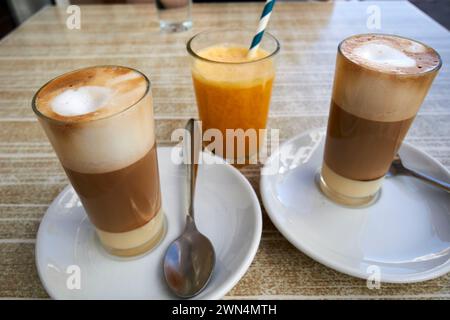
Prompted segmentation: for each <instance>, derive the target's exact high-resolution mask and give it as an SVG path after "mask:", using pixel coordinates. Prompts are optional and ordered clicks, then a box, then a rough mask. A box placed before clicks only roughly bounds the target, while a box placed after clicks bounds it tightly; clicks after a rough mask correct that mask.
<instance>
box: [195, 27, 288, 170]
mask: <svg viewBox="0 0 450 320" xmlns="http://www.w3.org/2000/svg"><path fill="white" fill-rule="evenodd" d="M253 35H254V34H253V32H251V31H245V30H218V31H209V32H203V33H200V34H198V35H196V36H194V37H193V38H192V39H191V40H189V42H188V44H187V50H188V52H189V54H190V55H191V69H192V79H193V82H194V89H195V96H196V98H197V107H198V113H199V116H200V120H201V121H202V129H203V131H204V132H205V134H206V135H205V140H208V138H207V137H206V136H208V134H207V133H206V132H207V130H210V132H212V131H211V129H212V130H218V131H219V133H220V134H221V136H222V137H223V139H221V140H222V141H221V142H222V144H220V145H219V144H218V141H213V142H215V144H214V145H215V149H214V150H213V151H214V152H215V153H216V154H218V155H220V156H221V157H223V158H225V159H228V160H229V161H230V162H232V163H234V164H248V163H251V162H256V160H257V155H258V152H259V150H260V148H261V147H262V145H263V143H264V133H265V131H264V129H265V128H266V125H267V117H268V114H269V105H270V98H271V95H272V85H273V81H274V78H275V62H274V59H275V56H276V54H277V53H278V51H279V48H280V47H279V43H278V41H277V39H275V38H274V37H273V36H272V35H271V34H269V33H267V32H266V33H265V34H264V38H263V40H262V42H261V46H260V49H259V50H258V51H257V52H256V55H255V56H254V57H252V58H248V57H247V52H248V46H249V44H250V43H251V40H252V37H253ZM211 140H214V139H211Z"/></svg>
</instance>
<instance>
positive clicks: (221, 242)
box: [36, 147, 262, 299]
mask: <svg viewBox="0 0 450 320" xmlns="http://www.w3.org/2000/svg"><path fill="white" fill-rule="evenodd" d="M171 153H173V154H174V155H175V157H176V158H177V159H178V160H180V149H179V148H167V147H161V148H158V161H159V172H160V178H161V189H162V198H163V208H164V211H165V213H166V218H167V222H168V230H167V234H166V237H165V238H164V240H163V241H162V242H161V243H160V244H159V245H158V246H157V247H156V248H155V249H153V250H152V251H151V252H149V253H148V254H146V255H144V256H141V257H138V258H134V259H121V258H115V257H112V256H110V255H109V254H107V253H106V252H105V251H104V250H103V248H102V247H101V245H100V243H99V240H98V239H97V237H96V235H95V231H94V228H93V226H92V224H91V223H90V222H89V220H88V218H87V216H86V213H85V211H84V209H83V207H82V206H81V203H80V201H79V200H78V197H77V195H76V193H75V192H74V190H73V189H72V187H70V186H69V187H67V188H65V189H64V190H63V191H62V192H61V194H59V195H58V197H57V198H56V199H55V200H54V201H53V203H52V204H51V205H50V207H49V208H48V210H47V212H46V214H45V216H44V218H43V219H42V222H41V224H40V226H39V231H38V235H37V243H36V264H37V270H38V273H39V276H40V278H41V281H42V283H43V285H44V287H45V289H46V290H47V292H48V294H49V295H50V296H51V297H52V298H56V299H173V298H176V297H175V296H174V295H172V294H171V293H170V292H169V289H168V288H167V286H166V283H165V281H164V276H163V271H162V260H163V256H164V253H165V250H166V248H167V247H168V245H169V244H170V243H171V242H172V241H173V240H174V239H176V238H177V237H178V236H179V235H180V234H181V232H182V230H183V227H184V221H185V220H184V219H185V218H184V216H185V203H186V202H185V201H186V199H185V198H184V188H185V186H186V183H185V181H186V180H185V173H184V172H185V171H184V168H183V165H177V164H175V163H174V162H172V161H171V160H170V159H171V158H170V157H171ZM203 156H204V158H203V159H205V160H207V161H208V163H211V162H213V161H217V162H220V163H222V164H217V162H216V164H202V165H200V166H199V172H198V179H197V191H196V201H195V205H196V217H195V219H196V222H197V226H198V228H199V230H200V231H201V232H202V233H204V234H205V235H206V236H207V237H209V239H210V240H211V242H212V244H213V246H214V248H215V251H216V265H215V269H214V273H213V275H212V278H211V281H210V282H209V284H208V286H207V287H206V288H205V289H204V291H202V292H201V293H200V294H199V295H198V296H197V297H196V298H198V299H219V298H222V297H223V296H224V295H225V294H226V293H227V292H228V291H230V290H231V289H232V288H233V286H234V285H235V284H236V283H237V282H238V281H239V279H240V278H241V277H242V276H243V275H244V273H245V272H246V270H247V269H248V267H249V266H250V264H251V262H252V260H253V258H254V256H255V253H256V250H257V248H258V245H259V241H260V238H261V230H262V219H261V208H260V206H259V202H258V199H257V197H256V195H255V192H254V191H253V189H252V187H251V186H250V184H249V182H248V181H247V180H246V179H245V178H244V177H243V176H242V174H241V173H240V172H239V171H238V170H236V169H235V168H233V167H232V166H230V165H228V164H223V160H221V159H219V158H217V157H215V156H213V155H210V154H206V153H203ZM78 276H80V277H79V278H77V277H78ZM78 280H80V282H78ZM78 284H80V288H79V289H78V288H77V287H78Z"/></svg>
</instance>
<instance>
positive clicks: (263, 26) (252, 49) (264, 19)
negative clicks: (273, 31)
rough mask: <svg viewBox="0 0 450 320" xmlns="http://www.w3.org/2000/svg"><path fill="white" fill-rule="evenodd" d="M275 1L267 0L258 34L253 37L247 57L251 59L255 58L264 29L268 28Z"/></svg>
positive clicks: (260, 19)
mask: <svg viewBox="0 0 450 320" xmlns="http://www.w3.org/2000/svg"><path fill="white" fill-rule="evenodd" d="M275 1H276V0H266V3H265V5H264V9H263V12H262V14H261V18H259V25H258V29H257V30H256V34H255V36H254V37H253V40H252V44H251V45H250V49H249V50H248V53H247V57H248V58H249V59H252V58H254V57H255V55H256V52H257V51H258V48H259V45H260V44H261V40H262V37H263V35H264V31H265V30H266V27H267V24H268V23H269V19H270V14H271V13H272V9H273V6H274V5H275Z"/></svg>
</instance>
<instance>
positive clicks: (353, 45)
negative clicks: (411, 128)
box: [332, 34, 440, 122]
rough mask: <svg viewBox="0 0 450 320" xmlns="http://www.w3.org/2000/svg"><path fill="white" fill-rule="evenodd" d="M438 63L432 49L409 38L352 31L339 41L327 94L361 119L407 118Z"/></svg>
mask: <svg viewBox="0 0 450 320" xmlns="http://www.w3.org/2000/svg"><path fill="white" fill-rule="evenodd" d="M439 67H440V58H439V55H438V54H437V53H436V51H434V50H433V49H432V48H430V47H427V46H425V45H423V44H421V43H418V42H415V41H413V40H409V39H405V38H401V37H396V36H390V35H378V34H367V35H357V36H353V37H350V38H348V39H346V40H344V41H343V42H342V43H341V45H340V49H339V52H338V56H337V60H336V72H335V81H334V89H333V97H332V99H333V101H334V102H335V103H336V104H337V105H338V106H339V107H341V108H342V109H344V110H345V111H347V112H348V113H351V114H353V115H355V116H358V117H361V118H364V119H367V120H373V121H392V122H393V121H401V120H406V119H410V118H412V117H414V116H415V115H416V113H417V111H418V109H419V107H420V105H421V104H422V102H423V100H424V98H425V96H426V94H427V92H428V89H429V87H430V86H431V83H432V81H433V79H434V77H435V76H436V74H437V71H438V69H439Z"/></svg>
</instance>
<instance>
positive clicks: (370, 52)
mask: <svg viewBox="0 0 450 320" xmlns="http://www.w3.org/2000/svg"><path fill="white" fill-rule="evenodd" d="M340 51H341V52H342V54H343V55H344V56H346V57H347V58H348V59H350V60H352V61H353V62H355V63H357V64H360V65H362V66H365V67H367V68H372V69H376V70H378V71H380V72H389V73H395V74H420V73H424V72H427V71H430V70H432V69H434V68H436V67H437V66H438V65H439V63H440V60H439V55H438V54H437V53H436V51H434V50H433V49H432V48H430V47H427V46H425V45H423V44H422V43H419V42H416V41H414V40H410V39H406V38H401V37H397V36H391V35H381V34H366V35H357V36H353V37H350V38H348V39H346V40H344V41H343V42H342V43H341V45H340Z"/></svg>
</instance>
